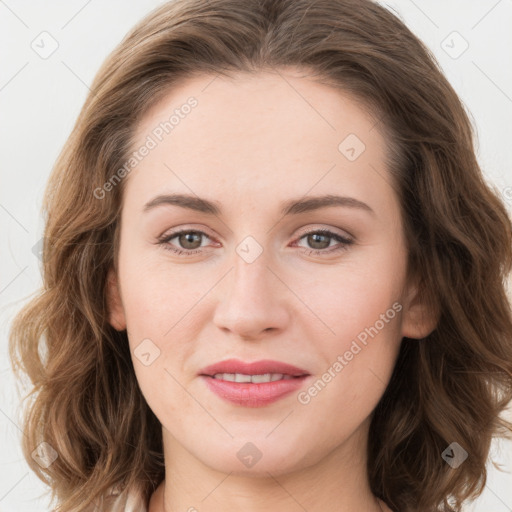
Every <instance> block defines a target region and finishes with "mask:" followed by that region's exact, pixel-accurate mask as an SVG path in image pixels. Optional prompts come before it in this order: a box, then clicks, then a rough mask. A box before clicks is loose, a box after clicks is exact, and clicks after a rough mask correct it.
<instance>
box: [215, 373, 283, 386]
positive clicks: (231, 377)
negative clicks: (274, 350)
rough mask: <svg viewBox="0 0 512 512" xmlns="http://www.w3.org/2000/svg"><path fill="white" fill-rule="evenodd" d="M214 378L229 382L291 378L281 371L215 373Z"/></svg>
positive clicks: (271, 380) (253, 381)
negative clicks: (257, 373) (259, 373)
mask: <svg viewBox="0 0 512 512" xmlns="http://www.w3.org/2000/svg"><path fill="white" fill-rule="evenodd" d="M213 378H214V379H220V380H227V381H229V382H251V383H253V384H259V383H262V382H274V381H276V380H281V379H283V380H287V379H293V377H292V376H291V375H284V374H282V373H264V374H263V375H245V374H243V373H216V374H215V375H214V376H213Z"/></svg>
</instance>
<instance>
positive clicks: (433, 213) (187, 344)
mask: <svg viewBox="0 0 512 512" xmlns="http://www.w3.org/2000/svg"><path fill="white" fill-rule="evenodd" d="M44 208H45V211H46V213H47V223H46V231H45V245H44V249H43V264H44V265H43V278H44V288H43V290H42V292H41V295H40V296H39V297H38V298H36V299H35V300H34V301H32V302H31V303H29V304H28V305H27V306H26V307H25V309H24V310H23V311H22V312H20V314H19V315H18V317H17V318H16V320H15V322H14V324H13V328H12V335H11V347H10V348H11V357H12V359H13V362H14V364H15V366H16V367H17V368H18V369H21V370H23V371H25V372H26V373H28V375H29V376H30V378H31V380H32V382H33V384H34V389H33V393H34V394H35V400H34V401H33V403H31V404H30V407H29V408H28V410H27V414H26V425H25V431H26V432H27V437H26V438H25V439H23V442H24V444H23V449H24V453H25V456H26V458H27V460H28V462H29V464H30V465H31V467H32V468H33V470H34V471H35V472H36V473H37V474H38V475H39V476H40V477H41V478H42V479H45V481H47V482H48V484H49V485H50V487H51V489H52V492H53V497H54V498H55V500H56V502H57V508H56V510H58V511H60V512H68V511H85V510H125V511H128V510H130V511H135V510H137V511H139V510H148V511H149V512H163V511H165V512H171V511H175V510H189V511H193V510H201V511H217V510H239V509H246V510H247V509H248V510H252V511H259V510H265V511H273V510H280V511H292V510H293V511H295V510H308V511H310V512H314V511H319V510H322V511H325V510H332V511H335V510H336V511H338V510H365V511H370V512H373V511H375V512H379V511H391V510H392V511H400V512H406V511H413V510H414V511H431V510H439V511H452V510H460V507H461V506H462V504H463V502H464V501H465V500H468V499H472V498H474V497H476V496H478V495H479V494H480V493H481V491H482V489H483V486H484V484H485V476H486V468H485V463H486V460H487V456H488V453H489V447H490V443H491V440H492V438H493V436H497V435H503V436H504V435H506V434H507V433H510V431H511V428H512V425H511V424H510V423H508V422H507V421H505V419H504V418H503V417H502V416H501V413H502V412H503V411H504V409H505V408H506V406H507V404H509V403H510V401H511V400H512V318H511V309H510V303H509V301H508V300H507V295H506V290H505V279H506V277H507V276H508V275H509V273H510V268H511V257H512V254H511V231H512V230H511V222H510V219H509V218H508V216H507V213H506V210H505V208H504V206H503V204H502V202H501V201H500V200H499V198H498V197H497V195H496V194H495V193H494V192H493V191H492V190H491V189H490V188H489V187H488V186H487V185H486V183H485V181H484V179H483V177H482V173H481V170H480V169H479V166H478V163H477V160H476V157H475V153H474V148H473V141H472V131H471V125H470V123H469V121H468V117H467V115H466V113H465V111H464V108H463V106H462V104H461V102H460V100H459V99H458V97H457V96H456V94H455V92H454V91H453V89H452V87H451V86H450V85H449V83H448V82H447V80H446V79H445V78H444V76H443V75H442V73H441V72H440V70H439V68H438V67H437V65H436V63H435V62H434V60H433V58H432V56H431V55H430V54H429V52H428V51H427V50H426V48H425V47H424V46H423V45H422V44H421V42H420V41H419V40H418V39H417V38H416V37H415V36H414V35H413V34H412V33H411V32H410V31H409V30H408V29H407V28H406V27H405V26H404V25H403V23H402V22H401V21H399V20H398V19H397V18H396V17H395V16H394V15H392V14H391V13H390V12H389V11H387V10H386V9H384V8H383V7H380V6H378V5H377V4H374V3H373V2H370V1H368V0H365V1H357V2H356V1H352V0H337V1H332V0H321V1H318V2H307V1H301V0H280V1H278V0H267V1H262V2H244V3H239V2H236V1H233V0H211V1H209V2H203V1H199V0H178V1H174V2H169V3H167V4H164V5H162V6H161V7H159V8H158V9H157V10H155V11H154V12H153V13H151V14H150V15H149V16H148V17H147V18H145V19H144V20H143V21H141V22H140V23H139V24H138V25H137V26H136V27H135V28H134V29H133V30H132V31H131V32H130V34H128V36H127V37H126V38H125V39H124V40H123V41H122V42H121V44H120V45H119V47H118V48H117V49H115V50H114V52H112V54H111V55H110V56H109V58H108V59H107V60H106V62H105V63H104V64H103V66H102V68H101V69H100V71H99V73H98V75H97V77H96V78H95V81H94V83H93V84H92V87H91V94H90V95H89V97H88V98H87V100H86V102H85V105H84V107H83V109H82V112H81V114H80V116H79V118H78V120H77V123H76V126H75V127H74V130H73V133H72V135H71V137H70V139H69V141H68V142H67V144H66V146H65V148H64V150H63V152H62V154H61V155H60V157H59V159H58V161H57V163H56V166H55V168H54V170H53V172H52V175H51V178H50V181H49V184H48V189H47V192H46V200H45V205H44ZM43 340H44V341H43ZM40 347H41V348H44V349H45V351H46V352H45V354H44V356H41V354H40V353H39V348H40ZM34 451H35V453H36V455H37V456H33V454H34Z"/></svg>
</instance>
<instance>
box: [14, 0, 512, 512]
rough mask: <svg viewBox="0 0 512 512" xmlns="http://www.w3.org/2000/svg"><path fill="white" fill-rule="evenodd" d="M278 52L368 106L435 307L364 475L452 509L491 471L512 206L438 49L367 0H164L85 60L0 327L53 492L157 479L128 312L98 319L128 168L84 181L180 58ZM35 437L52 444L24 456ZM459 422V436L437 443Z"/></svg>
mask: <svg viewBox="0 0 512 512" xmlns="http://www.w3.org/2000/svg"><path fill="white" fill-rule="evenodd" d="M288 66H292V67H294V68H296V69H302V70H305V71H307V73H309V75H308V76H309V77H310V78H311V77H313V78H314V79H316V80H318V81H319V82H321V83H324V84H326V85H329V86H332V87H337V88H339V89H340V90H341V91H344V92H347V93H349V94H351V95H352V97H353V98H354V99H355V100H357V101H358V102H360V104H361V105H364V106H365V108H367V109H368V110H369V111H370V112H372V113H373V114H374V115H375V116H376V118H378V119H379V120H380V123H381V124H380V127H381V128H382V132H383V133H384V134H385V135H386V137H388V138H389V142H390V149H389V161H388V162H387V167H388V170H389V173H390V176H391V178H392V181H393V184H394V186H395V190H396V193H397V195H398V198H399V201H400V204H401V208H402V214H403V219H404V225H405V231H406V237H407V242H408V252H409V259H408V271H409V275H410V276H416V277H417V278H418V279H419V282H420V284H421V287H420V289H421V290H422V294H423V297H424V298H425V300H427V301H428V303H429V304H430V305H431V307H432V308H433V309H434V310H435V311H437V312H438V313H439V314H438V319H439V320H438V323H437V327H436V329H435V330H434V331H433V332H432V333H431V335H429V336H428V337H427V338H425V339H421V340H411V339H407V338H404V339H403V340H402V344H401V349H400V353H399V356H398V359H397V362H396V366H395V369H394V373H393V375H392V377H391V380H390V382H389V385H388V387H387V389H386V391H385V393H384V395H383V396H382V399H381V400H380V402H379V404H378V406H377V407H376V409H375V410H374V412H373V418H372V423H371V427H370V435H369V445H368V461H367V468H368V474H369V479H370V485H371V489H372V491H373V493H374V494H375V495H376V496H378V497H379V498H381V499H383V500H384V501H385V502H386V503H387V504H388V505H389V506H390V507H391V508H392V509H393V510H395V511H400V512H406V511H412V510H415V511H417V510H422V511H423V510H428V511H430V510H435V511H442V512H448V511H456V510H460V507H461V506H462V504H463V501H465V500H467V499H474V498H476V497H477V496H478V495H479V494H480V493H481V492H482V490H483V488H484V485H485V482H486V462H487V459H488V457H489V449H490V443H491V441H492V439H493V437H496V436H500V437H501V436H503V437H509V436H510V432H511V431H512V424H511V423H510V422H508V421H506V420H505V418H504V417H503V414H502V413H503V412H504V410H505V408H506V407H507V405H508V404H510V402H511V400H512V315H511V307H510V302H509V298H508V297H507V293H506V290H507V289H506V279H507V278H508V276H509V274H510V271H511V265H512V241H511V237H512V225H511V220H510V218H509V216H508V215H507V211H506V209H505V207H504V204H503V202H502V201H501V199H500V197H499V194H498V193H497V191H496V190H494V189H493V188H491V186H490V185H489V184H487V183H486V181H485V180H484V178H483V175H482V172H481V169H480V168H479V164H478V162H477V159H476V156H475V151H474V146H473V136H474V132H473V128H472V125H471V123H470V120H469V116H468V113H467V112H466V110H465V108H464V106H463V104H462V103H461V101H460V99H459V98H458V96H457V95H456V93H455V92H454V90H453V88H452V87H451V86H450V84H449V83H448V81H447V80H446V78H445V77H444V76H443V74H442V72H441V70H440V67H439V65H438V64H437V62H436V60H435V58H434V56H433V55H432V54H431V53H430V51H429V50H428V49H427V48H426V47H425V46H424V44H423V43H422V42H421V41H420V40H419V39H418V38H417V37H416V36H415V35H413V34H412V33H411V32H410V30H409V29H408V28H407V27H406V26H405V25H404V24H403V23H402V21H400V20H399V19H398V18H397V17H396V16H395V15H394V14H392V13H391V12H390V11H388V10H387V9H385V8H384V7H382V6H379V5H378V4H376V3H374V2H372V1H370V0H317V1H314V2H312V1H310V0H259V1H245V2H239V1H238V0H208V1H204V0H175V1H172V2H169V3H166V4H164V5H162V6H161V7H159V8H157V9H156V10H154V11H153V12H151V13H150V14H149V15H148V16H147V17H146V18H145V19H143V20H142V21H141V22H140V23H138V24H137V25H136V26H135V27H134V28H133V29H132V30H131V31H130V32H129V33H128V34H127V36H126V37H125V38H124V39H123V41H122V42H121V43H120V44H119V46H118V47H117V48H116V49H115V50H114V51H113V52H112V53H111V54H110V55H109V57H108V58H107V59H106V61H105V62H104V63H103V65H102V67H101V68H100V70H99V72H98V73H97V75H96V77H95V79H94V81H93V84H92V86H91V92H90V94H89V95H88V97H87V99H86V101H85V104H84V106H83V108H82V110H81V113H80V115H79V117H78V119H77V121H76V124H75V126H74V128H73V130H72V133H71V135H70V137H69V139H68V141H67V142H66V144H65V146H64V148H63V150H62V152H61V154H60V155H59V157H58V159H57V161H56V163H55V166H54V168H53V170H52V173H51V176H50V178H49V181H48V185H47V189H46V193H45V199H44V204H43V212H44V215H45V217H46V218H45V222H46V224H45V233H44V244H43V245H44V246H43V252H42V262H43V265H42V277H43V287H42V289H41V290H40V292H39V293H38V295H37V296H36V297H33V298H32V299H31V301H30V302H29V303H28V304H27V305H26V306H25V307H24V308H23V309H22V310H21V311H20V312H19V313H18V315H17V317H16V318H15V320H14V322H13V324H12V327H11V334H10V341H9V350H10V357H11V360H12V363H13V368H14V369H15V371H16V372H17V373H19V372H20V370H22V371H23V372H24V373H25V374H28V376H29V378H30V380H31V383H32V384H33V386H32V387H31V391H30V393H28V394H27V396H26V397H25V400H27V399H28V398H29V397H30V398H32V400H31V401H30V404H29V405H28V407H27V408H26V411H24V425H23V427H24V431H25V434H26V436H24V437H23V439H22V443H23V453H24V456H25V458H26V460H27V462H28V464H29V465H30V466H31V468H32V470H33V471H34V472H35V473H36V474H37V475H38V476H39V477H40V478H41V479H42V480H43V481H44V482H46V483H47V484H48V485H49V486H50V487H51V489H52V500H55V499H58V508H57V510H59V511H61V512H71V511H73V512H77V511H78V512H79V511H83V510H85V509H86V507H87V505H88V504H90V503H92V502H93V501H95V500H97V499H98V498H99V497H100V496H102V495H103V494H104V493H105V492H106V491H107V489H108V488H110V487H111V486H121V487H126V486H131V487H137V488H139V489H140V490H141V492H142V493H143V494H144V496H146V497H147V498H148V499H149V497H150V495H151V493H152V492H153V491H154V490H155V488H156V487H157V486H158V484H159V483H160V482H161V481H162V480H163V478H164V459H163V450H162V432H161V425H160V423H159V421H158V419H157V418H156V417H155V415H154V414H153V412H152V411H151V410H150V409H149V407H148V405H147V404H146V402H145V400H144V398H143V396H142V393H141V391H140V389H139V387H138V383H137V380H136V377H135V373H134V370H133V366H132V361H131V355H130V350H129V345H128V339H127V333H126V331H120V332H118V331H117V330H115V329H114V328H113V327H112V326H111V325H110V324H109V321H108V308H107V300H106V279H107V274H108V271H109V269H110V268H113V269H116V268H117V265H116V263H117V254H118V246H119V244H118V235H119V231H118V229H119V218H120V211H121V207H122V192H123V185H124V182H125V180H122V181H121V182H120V183H119V184H118V185H117V186H115V187H113V189H112V191H110V192H109V193H108V194H105V197H104V198H103V199H101V200H99V199H97V198H96V197H95V195H94V191H95V190H97V188H98V187H101V186H103V184H104V183H106V182H107V181H109V180H110V179H111V178H112V176H113V175H114V174H115V173H116V171H117V170H118V169H119V168H120V167H122V165H123V163H124V162H125V161H127V159H128V158H129V156H130V152H131V151H133V149H134V148H133V135H134V131H135V129H136V126H137V123H138V121H140V119H141V117H142V116H143V115H144V113H145V112H147V111H148V109H149V108H150V107H151V106H152V105H154V104H155V103H156V102H158V101H159V100H160V99H162V98H163V96H164V95H166V94H167V93H168V92H169V91H170V90H171V89H172V87H173V85H175V84H176V83H178V82H181V81H183V80H185V79H186V78H187V77H192V76H194V75H201V74H203V75H204V74H210V75H212V76H214V75H218V74H222V75H225V76H236V74H237V73H240V72H245V73H258V72H259V71H263V70H277V71H278V70H279V69H284V68H286V67H288ZM43 441H45V442H47V443H48V444H49V445H51V446H52V447H53V448H54V449H55V451H56V452H57V453H58V458H57V459H56V460H55V461H54V462H53V463H52V464H51V465H50V466H49V467H48V468H46V469H45V468H42V467H40V466H39V465H38V464H36V463H35V461H34V460H33V459H32V457H31V453H32V451H33V450H34V449H35V447H36V446H37V445H39V443H41V442H43ZM453 441H456V442H457V443H459V445H461V446H462V447H463V448H464V449H465V450H466V451H467V452H468V454H469V456H468V458H467V459H466V460H465V461H464V462H463V463H462V464H461V465H460V466H459V467H458V468H456V469H454V468H451V467H450V465H448V464H447V463H446V462H445V461H444V460H443V458H442V456H441V454H442V452H443V450H445V448H446V447H447V446H448V445H449V444H450V443H452V442H453Z"/></svg>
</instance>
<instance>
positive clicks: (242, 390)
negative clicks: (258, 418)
mask: <svg viewBox="0 0 512 512" xmlns="http://www.w3.org/2000/svg"><path fill="white" fill-rule="evenodd" d="M308 377H309V375H304V376H302V377H294V378H293V379H281V380H276V381H274V382H260V383H258V384H252V383H250V382H230V381H227V380H221V379H214V378H213V377H210V376H208V375H201V378H202V379H204V381H205V383H206V385H207V386H208V388H209V389H210V391H213V392H214V393H215V394H216V395H218V396H220V397H221V398H223V399H224V400H227V401H228V402H231V403H234V404H237V405H243V406H245V407H263V406H265V405H268V404H271V403H273V402H276V401H277V400H279V399H280V398H284V397H285V396H286V395H289V394H290V393H293V392H294V391H296V390H298V389H299V388H300V387H301V386H302V385H303V384H304V381H305V380H306V379H307V378H308Z"/></svg>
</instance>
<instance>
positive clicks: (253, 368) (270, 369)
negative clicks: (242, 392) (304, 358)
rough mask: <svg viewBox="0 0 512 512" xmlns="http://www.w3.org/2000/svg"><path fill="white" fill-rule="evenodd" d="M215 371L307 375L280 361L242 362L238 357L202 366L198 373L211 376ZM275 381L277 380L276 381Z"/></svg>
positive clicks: (301, 370)
mask: <svg viewBox="0 0 512 512" xmlns="http://www.w3.org/2000/svg"><path fill="white" fill-rule="evenodd" d="M216 373H243V374H245V375H263V374H264V373H282V374H284V375H290V376H292V377H299V376H303V375H309V373H308V372H307V371H306V370H303V369H302V368H298V367H297V366H292V365H291V364H287V363H281V362H280V361H272V360H270V359H263V360H261V361H255V362H254V363H244V362H243V361H240V359H226V360H225V361H220V362H218V363H215V364H212V365H210V366H207V367H206V368H203V369H202V370H201V371H200V372H199V375H207V376H208V375H209V376H213V375H215V374H216ZM276 382H277V381H276Z"/></svg>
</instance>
